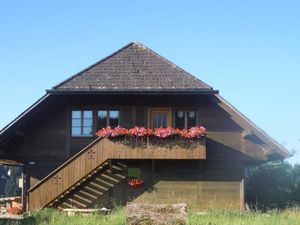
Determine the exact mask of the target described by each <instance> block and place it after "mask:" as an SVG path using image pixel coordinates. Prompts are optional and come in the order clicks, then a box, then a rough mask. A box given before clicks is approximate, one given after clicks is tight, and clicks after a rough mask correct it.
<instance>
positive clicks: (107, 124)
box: [95, 108, 121, 130]
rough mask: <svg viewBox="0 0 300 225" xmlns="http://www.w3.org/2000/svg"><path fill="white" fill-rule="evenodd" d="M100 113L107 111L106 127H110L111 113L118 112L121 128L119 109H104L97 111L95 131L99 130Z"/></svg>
mask: <svg viewBox="0 0 300 225" xmlns="http://www.w3.org/2000/svg"><path fill="white" fill-rule="evenodd" d="M99 111H105V112H106V127H108V126H110V124H109V115H110V111H117V112H118V125H117V126H120V114H121V113H120V110H119V109H116V108H112V109H108V108H103V109H97V110H96V112H95V114H96V118H95V129H96V130H99V128H98V120H99V118H98V113H99Z"/></svg>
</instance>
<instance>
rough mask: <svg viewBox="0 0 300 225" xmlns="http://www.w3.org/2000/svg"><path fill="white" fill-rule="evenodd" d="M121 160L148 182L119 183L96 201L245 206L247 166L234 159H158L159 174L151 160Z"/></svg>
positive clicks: (198, 207)
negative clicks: (244, 182) (245, 171)
mask: <svg viewBox="0 0 300 225" xmlns="http://www.w3.org/2000/svg"><path fill="white" fill-rule="evenodd" d="M121 163H122V164H125V165H127V167H128V168H130V167H133V168H140V170H141V175H140V176H141V179H142V180H144V182H145V183H144V184H143V186H141V187H139V188H130V187H129V186H128V185H126V183H121V184H118V185H117V186H116V187H114V188H113V189H112V190H111V191H110V193H109V195H108V196H105V197H104V198H99V201H98V202H96V203H95V204H96V205H101V206H105V207H111V206H113V205H114V204H118V205H125V204H126V203H127V202H137V203H150V204H152V203H155V204H163V203H170V204H172V203H182V202H184V203H186V204H187V205H188V208H189V209H194V210H198V211H205V210H207V209H208V208H209V207H213V208H223V209H224V208H227V209H236V210H240V209H243V199H242V198H243V189H242V188H241V184H242V173H243V168H242V167H241V166H240V165H238V164H237V163H236V162H234V161H226V162H222V161H219V162H218V161H216V160H200V161H199V160H188V161H187V160H155V174H152V161H151V160H143V161H139V160H125V161H124V160H123V161H121ZM201 165H203V168H202V167H201ZM110 199H113V201H114V202H110ZM104 203H105V204H106V205H105V204H104Z"/></svg>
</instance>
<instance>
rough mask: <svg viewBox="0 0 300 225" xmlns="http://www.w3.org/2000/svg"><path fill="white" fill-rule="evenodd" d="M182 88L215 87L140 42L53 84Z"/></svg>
mask: <svg viewBox="0 0 300 225" xmlns="http://www.w3.org/2000/svg"><path fill="white" fill-rule="evenodd" d="M87 89H88V90H95V91H97V90H102V91H113V90H124V91H131V90H132V91H137V90H138V91H143V90H145V91H146V90H174V91H176V90H182V91H192V90H196V91H201V90H204V91H205V90H206V91H210V90H212V88H211V87H210V86H209V85H207V84H205V83H204V82H202V81H201V80H199V79H197V78H196V77H194V76H192V75H191V74H189V73H188V72H186V71H184V70H183V69H181V68H180V67H178V66H176V65H175V64H173V63H171V62H170V61H168V60H167V59H165V58H163V57H162V56H160V55H158V54H157V53H155V52H154V51H152V50H150V49H149V48H147V47H145V46H143V45H142V44H140V43H136V42H133V43H130V44H128V45H126V46H125V47H123V48H122V49H120V50H119V51H117V52H115V53H113V54H112V55H110V56H108V57H106V58H104V59H103V60H101V61H99V62H97V63H95V64H94V65H92V66H90V67H88V68H87V69H85V70H83V71H81V72H79V73H78V74H75V75H74V76H72V77H70V78H69V79H67V80H65V81H63V82H62V83H60V84H58V85H56V86H55V87H53V89H52V90H56V91H59V90H61V91H63V90H68V91H80V90H87Z"/></svg>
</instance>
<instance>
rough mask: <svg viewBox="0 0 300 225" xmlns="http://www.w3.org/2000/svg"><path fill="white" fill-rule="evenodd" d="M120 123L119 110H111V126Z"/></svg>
mask: <svg viewBox="0 0 300 225" xmlns="http://www.w3.org/2000/svg"><path fill="white" fill-rule="evenodd" d="M118 125H119V111H109V126H111V127H117V126H118Z"/></svg>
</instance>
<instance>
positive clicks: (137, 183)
mask: <svg viewBox="0 0 300 225" xmlns="http://www.w3.org/2000/svg"><path fill="white" fill-rule="evenodd" d="M127 183H128V185H129V186H130V187H132V188H136V187H139V186H141V185H142V184H143V183H144V181H142V180H140V179H130V180H129V181H128V182H127Z"/></svg>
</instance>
